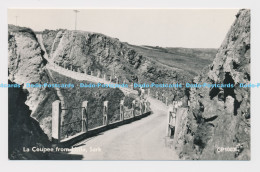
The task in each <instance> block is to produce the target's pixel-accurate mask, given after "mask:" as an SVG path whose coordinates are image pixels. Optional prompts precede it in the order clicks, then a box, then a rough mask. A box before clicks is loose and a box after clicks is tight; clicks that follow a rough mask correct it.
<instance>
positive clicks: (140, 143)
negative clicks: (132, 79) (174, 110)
mask: <svg viewBox="0 0 260 172" xmlns="http://www.w3.org/2000/svg"><path fill="white" fill-rule="evenodd" d="M149 101H150V102H151V109H152V111H153V114H151V115H150V116H148V117H146V118H143V119H141V120H138V121H135V122H132V123H130V124H126V125H123V126H120V127H118V128H114V129H111V130H108V131H106V132H104V133H101V134H100V135H98V136H95V137H92V138H88V139H86V140H84V141H81V142H80V143H77V144H76V145H75V147H76V148H77V149H75V150H73V151H71V152H70V154H75V155H83V160H177V159H178V156H177V155H176V153H175V152H174V150H173V149H170V148H169V147H166V146H165V139H164V138H165V135H166V116H167V109H168V108H167V106H166V105H165V104H163V103H161V102H160V101H158V100H155V99H152V98H149ZM79 150H80V151H79ZM82 150H84V151H85V152H84V151H83V152H84V153H83V154H82Z"/></svg>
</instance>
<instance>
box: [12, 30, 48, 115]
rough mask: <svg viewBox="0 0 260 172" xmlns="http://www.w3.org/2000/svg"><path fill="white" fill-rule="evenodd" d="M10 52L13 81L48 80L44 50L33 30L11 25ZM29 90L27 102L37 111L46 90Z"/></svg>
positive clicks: (31, 108) (31, 81)
mask: <svg viewBox="0 0 260 172" xmlns="http://www.w3.org/2000/svg"><path fill="white" fill-rule="evenodd" d="M8 52H9V53H8V56H9V57H8V60H9V63H8V73H9V78H10V80H11V81H12V82H15V83H18V84H20V85H21V84H26V83H41V82H42V81H43V82H44V81H48V76H47V75H46V73H45V72H44V66H45V61H44V59H43V58H42V51H41V48H40V46H39V44H38V42H37V39H36V37H35V34H34V32H33V31H32V30H30V29H28V28H22V27H16V26H12V25H10V26H9V30H8ZM28 91H29V97H28V99H27V101H26V104H27V105H28V106H29V107H30V110H32V111H35V110H36V108H37V105H38V104H39V102H41V101H42V100H43V99H44V96H45V95H44V91H45V90H44V89H33V88H32V89H30V88H29V89H28ZM32 95H33V96H32Z"/></svg>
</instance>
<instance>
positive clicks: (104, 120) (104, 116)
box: [103, 101, 108, 125]
mask: <svg viewBox="0 0 260 172" xmlns="http://www.w3.org/2000/svg"><path fill="white" fill-rule="evenodd" d="M107 112H108V101H104V107H103V125H108V119H107Z"/></svg>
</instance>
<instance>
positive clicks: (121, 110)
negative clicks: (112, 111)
mask: <svg viewBox="0 0 260 172" xmlns="http://www.w3.org/2000/svg"><path fill="white" fill-rule="evenodd" d="M120 121H124V100H121V101H120Z"/></svg>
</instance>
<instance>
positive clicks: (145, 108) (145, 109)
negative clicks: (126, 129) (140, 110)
mask: <svg viewBox="0 0 260 172" xmlns="http://www.w3.org/2000/svg"><path fill="white" fill-rule="evenodd" d="M146 103H147V101H146V100H145V101H144V113H146V112H147V107H146V106H147V104H146Z"/></svg>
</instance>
